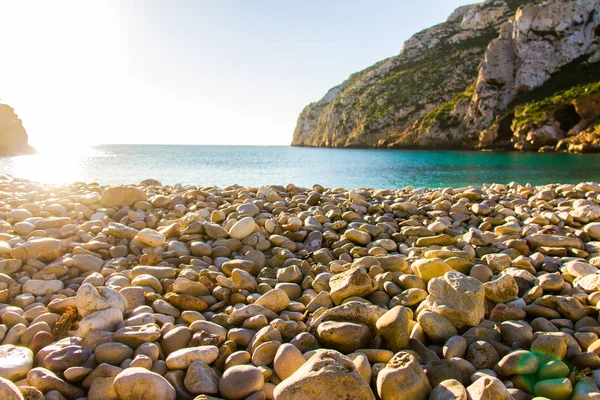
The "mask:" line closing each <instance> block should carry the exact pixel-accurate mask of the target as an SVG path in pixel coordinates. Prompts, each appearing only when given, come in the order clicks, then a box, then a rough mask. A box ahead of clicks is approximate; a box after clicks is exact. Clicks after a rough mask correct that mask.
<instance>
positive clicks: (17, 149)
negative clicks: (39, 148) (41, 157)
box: [0, 104, 35, 156]
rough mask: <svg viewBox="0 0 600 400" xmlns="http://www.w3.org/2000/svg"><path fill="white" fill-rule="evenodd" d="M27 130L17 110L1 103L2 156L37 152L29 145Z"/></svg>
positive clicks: (0, 139)
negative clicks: (16, 112)
mask: <svg viewBox="0 0 600 400" xmlns="http://www.w3.org/2000/svg"><path fill="white" fill-rule="evenodd" d="M27 142H28V138H27V132H25V128H23V124H22V123H21V120H20V119H19V117H18V116H17V114H15V110H13V109H12V107H10V106H7V105H6V104H0V156H18V155H23V154H32V153H34V152H35V150H34V149H33V147H31V146H29V144H28V143H27Z"/></svg>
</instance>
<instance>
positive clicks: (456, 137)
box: [292, 0, 600, 151]
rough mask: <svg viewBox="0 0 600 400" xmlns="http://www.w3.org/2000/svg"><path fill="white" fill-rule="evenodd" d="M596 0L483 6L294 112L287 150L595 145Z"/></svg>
mask: <svg viewBox="0 0 600 400" xmlns="http://www.w3.org/2000/svg"><path fill="white" fill-rule="evenodd" d="M599 60H600V0H569V1H561V0H546V1H539V0H537V1H536V0H530V1H523V0H521V1H517V0H487V1H485V2H483V3H481V4H475V5H471V6H465V7H461V8H459V9H457V10H456V11H455V12H454V13H453V14H452V15H451V16H450V17H449V18H448V20H447V21H446V22H445V23H442V24H439V25H436V26H434V27H431V28H429V29H426V30H424V31H422V32H419V33H417V34H416V35H414V36H413V37H411V38H410V39H409V40H408V41H406V43H405V44H404V47H403V49H402V51H401V52H400V54H399V55H398V56H395V57H391V58H389V59H386V60H383V61H381V62H379V63H377V64H375V65H373V66H372V67H369V68H367V69H365V70H363V71H361V72H358V73H356V74H353V75H351V76H350V78H349V79H348V80H346V81H345V82H344V83H342V84H341V85H339V86H336V87H334V88H333V89H331V90H330V91H329V92H328V93H327V94H326V95H325V97H323V99H321V100H320V101H318V102H316V103H312V104H310V105H308V106H307V107H306V108H305V109H304V110H303V111H302V113H301V114H300V117H299V119H298V125H297V126H296V130H295V132H294V137H293V140H292V145H295V146H319V147H387V148H442V149H449V148H464V149H474V148H492V149H499V148H501V149H517V150H540V149H541V150H542V151H544V150H569V151H594V150H598V149H600V125H599V122H598V118H599V113H600V111H599V110H600V108H599V106H598V104H599V98H600V93H599V92H600V72H598V71H597V70H600V68H598V64H596V63H597V62H598V61H599Z"/></svg>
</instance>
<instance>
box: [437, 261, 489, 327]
mask: <svg viewBox="0 0 600 400" xmlns="http://www.w3.org/2000/svg"><path fill="white" fill-rule="evenodd" d="M427 289H428V292H429V296H427V300H426V301H427V303H428V306H429V308H430V309H431V310H432V311H435V312H437V313H439V314H440V315H442V316H444V317H446V318H447V319H448V320H450V322H452V323H453V324H454V326H455V327H456V328H458V329H461V328H463V327H469V326H476V325H478V324H479V322H480V321H481V320H482V319H483V317H484V316H485V306H484V299H485V289H484V288H483V286H482V285H481V282H480V281H479V280H477V279H475V278H471V277H469V276H466V275H463V274H461V273H460V272H447V273H446V274H445V275H444V276H443V277H440V278H434V279H432V280H431V281H430V282H429V284H428V285H427Z"/></svg>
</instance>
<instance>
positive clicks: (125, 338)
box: [114, 324, 160, 349]
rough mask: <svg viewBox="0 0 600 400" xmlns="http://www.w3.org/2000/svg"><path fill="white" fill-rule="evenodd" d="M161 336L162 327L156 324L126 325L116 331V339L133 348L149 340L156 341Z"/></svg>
mask: <svg viewBox="0 0 600 400" xmlns="http://www.w3.org/2000/svg"><path fill="white" fill-rule="evenodd" d="M159 337H160V328H159V327H158V325H156V324H146V325H136V326H125V327H123V328H120V329H119V330H118V331H116V332H115V335H114V339H115V341H117V342H121V343H125V344H126V345H127V346H129V347H131V348H132V349H135V348H137V347H138V346H139V345H141V344H143V343H147V342H154V341H155V340H157V339H158V338H159Z"/></svg>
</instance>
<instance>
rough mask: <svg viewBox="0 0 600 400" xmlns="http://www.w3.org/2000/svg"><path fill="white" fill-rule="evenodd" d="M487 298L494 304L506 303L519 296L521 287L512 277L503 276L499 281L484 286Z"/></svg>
mask: <svg viewBox="0 0 600 400" xmlns="http://www.w3.org/2000/svg"><path fill="white" fill-rule="evenodd" d="M483 287H484V288H485V297H487V298H488V299H489V300H491V301H493V302H494V303H506V302H508V301H511V300H514V299H516V298H517V297H518V296H519V287H518V286H517V282H516V281H515V278H513V277H512V276H511V275H508V274H506V275H501V276H500V277H499V278H498V279H496V280H493V281H491V282H486V283H484V284H483Z"/></svg>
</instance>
